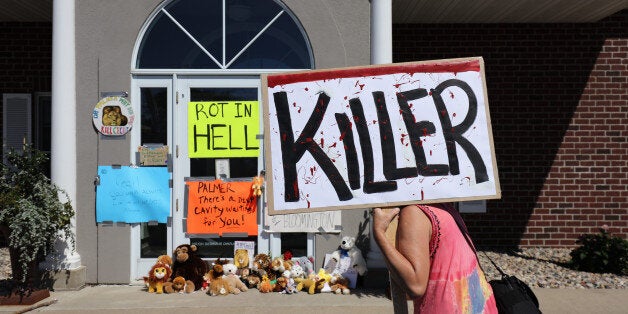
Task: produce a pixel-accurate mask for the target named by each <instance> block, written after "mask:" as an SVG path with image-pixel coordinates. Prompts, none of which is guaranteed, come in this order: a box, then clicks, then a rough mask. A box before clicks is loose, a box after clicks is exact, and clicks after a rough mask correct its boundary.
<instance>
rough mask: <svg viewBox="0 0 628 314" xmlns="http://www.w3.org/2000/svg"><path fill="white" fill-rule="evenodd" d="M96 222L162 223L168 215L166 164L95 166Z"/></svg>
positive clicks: (168, 184)
mask: <svg viewBox="0 0 628 314" xmlns="http://www.w3.org/2000/svg"><path fill="white" fill-rule="evenodd" d="M98 176H99V177H100V184H99V185H98V186H97V188H96V222H103V221H113V222H125V223H140V222H149V221H157V222H160V223H165V222H166V220H167V218H168V216H169V215H170V183H169V181H170V173H169V172H168V168H167V167H127V166H123V167H119V168H117V167H116V168H114V167H112V166H98Z"/></svg>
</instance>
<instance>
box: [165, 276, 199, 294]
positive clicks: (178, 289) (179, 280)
mask: <svg viewBox="0 0 628 314" xmlns="http://www.w3.org/2000/svg"><path fill="white" fill-rule="evenodd" d="M164 292H165V293H192V292H194V283H193V282H192V281H191V280H185V278H183V277H181V276H178V277H175V278H174V279H173V280H172V282H166V283H165V284H164Z"/></svg>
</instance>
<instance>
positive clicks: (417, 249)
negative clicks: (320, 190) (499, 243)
mask: <svg viewBox="0 0 628 314" xmlns="http://www.w3.org/2000/svg"><path fill="white" fill-rule="evenodd" d="M372 215H373V236H374V237H375V241H376V242H377V244H378V245H379V247H380V248H381V251H382V253H383V255H384V257H385V259H386V263H387V264H388V269H389V271H390V276H391V278H392V280H393V281H395V282H396V283H397V284H399V285H401V286H402V287H403V288H404V290H405V291H406V293H407V294H408V295H409V296H410V297H411V298H412V299H413V301H414V312H415V313H497V308H496V305H495V298H494V297H493V291H492V290H491V287H490V285H489V284H488V282H487V281H486V278H485V277H484V273H483V272H482V269H481V268H480V266H479V265H478V261H477V258H476V256H475V252H474V251H473V249H471V247H470V246H469V245H468V244H467V241H466V239H465V237H464V236H463V235H462V233H461V232H460V229H459V227H458V224H457V223H456V220H455V219H458V220H459V221H460V222H462V218H461V217H460V215H459V214H458V212H457V211H456V209H454V208H453V206H452V205H451V204H449V203H447V204H435V205H409V206H405V207H403V208H401V209H399V208H398V207H394V208H386V209H381V208H375V209H374V210H373V212H372ZM397 217H398V218H399V221H398V226H397V234H396V243H395V244H393V243H391V242H389V241H388V240H387V238H386V230H387V229H388V226H389V225H390V223H391V222H392V221H393V220H394V219H395V218H397ZM454 217H455V218H454Z"/></svg>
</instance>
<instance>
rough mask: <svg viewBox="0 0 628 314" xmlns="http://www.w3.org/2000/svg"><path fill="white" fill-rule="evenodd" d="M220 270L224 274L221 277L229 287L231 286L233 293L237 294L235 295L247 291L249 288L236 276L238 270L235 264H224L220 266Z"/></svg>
mask: <svg viewBox="0 0 628 314" xmlns="http://www.w3.org/2000/svg"><path fill="white" fill-rule="evenodd" d="M222 269H223V272H224V275H223V276H222V277H223V278H224V279H225V280H226V281H227V282H228V283H229V285H231V287H232V288H233V289H234V291H236V292H237V293H236V294H238V293H240V292H243V291H247V290H249V288H248V287H247V286H246V285H245V284H244V282H242V281H241V280H240V276H238V275H237V274H236V273H237V271H238V268H237V267H236V265H235V264H231V263H227V264H224V265H222Z"/></svg>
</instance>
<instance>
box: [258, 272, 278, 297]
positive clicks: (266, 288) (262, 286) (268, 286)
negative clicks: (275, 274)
mask: <svg viewBox="0 0 628 314" xmlns="http://www.w3.org/2000/svg"><path fill="white" fill-rule="evenodd" d="M273 289H274V285H273V284H272V283H271V282H270V279H268V276H266V275H263V276H262V281H260V283H259V284H258V285H257V290H259V292H261V293H268V292H272V291H273Z"/></svg>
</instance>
